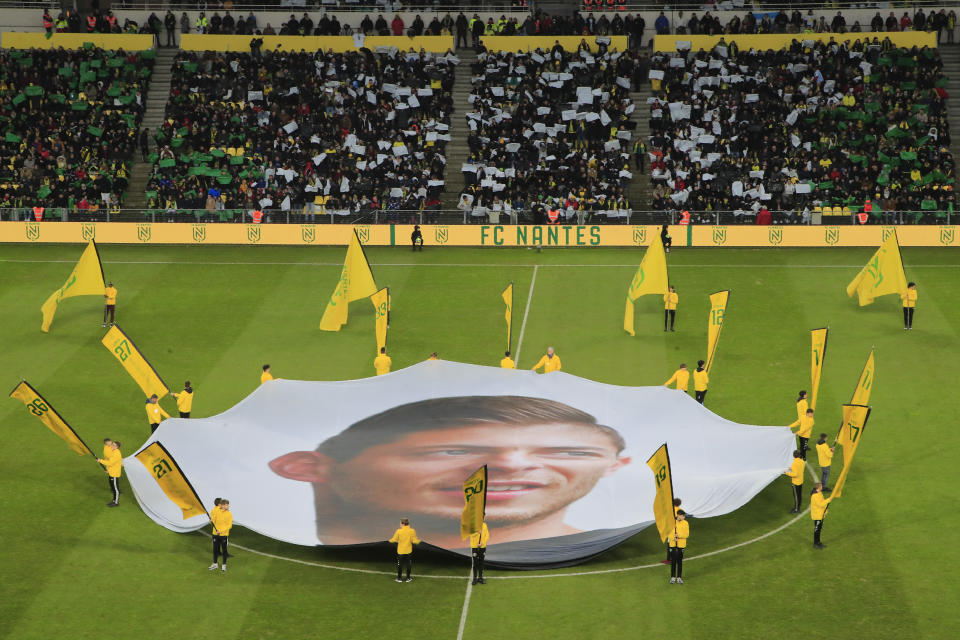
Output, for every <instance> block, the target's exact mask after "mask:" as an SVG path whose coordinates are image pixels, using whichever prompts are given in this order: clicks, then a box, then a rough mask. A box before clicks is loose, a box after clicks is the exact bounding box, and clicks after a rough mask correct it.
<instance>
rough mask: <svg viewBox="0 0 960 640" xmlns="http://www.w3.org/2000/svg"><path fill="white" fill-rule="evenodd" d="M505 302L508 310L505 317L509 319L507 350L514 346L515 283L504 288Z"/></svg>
mask: <svg viewBox="0 0 960 640" xmlns="http://www.w3.org/2000/svg"><path fill="white" fill-rule="evenodd" d="M502 296H503V303H504V304H505V305H507V311H506V313H505V314H504V318H506V320H507V351H510V350H511V349H512V347H513V283H512V282H511V283H510V284H509V285H507V288H506V289H504V290H503V294H502Z"/></svg>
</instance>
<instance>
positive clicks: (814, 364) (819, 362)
mask: <svg viewBox="0 0 960 640" xmlns="http://www.w3.org/2000/svg"><path fill="white" fill-rule="evenodd" d="M828 331H829V329H827V328H822V329H814V330H812V331H811V332H810V408H811V409H816V407H817V391H818V390H819V389H820V376H821V374H822V373H823V359H824V358H825V357H826V356H827V333H828Z"/></svg>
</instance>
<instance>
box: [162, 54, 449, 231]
mask: <svg viewBox="0 0 960 640" xmlns="http://www.w3.org/2000/svg"><path fill="white" fill-rule="evenodd" d="M457 63H458V60H457V59H456V57H455V56H454V55H453V54H452V53H449V52H448V53H447V54H442V55H435V54H430V53H425V52H423V51H421V52H413V51H410V52H400V51H397V50H396V49H387V50H380V51H377V52H372V51H370V50H369V49H361V50H360V51H359V52H356V53H336V54H334V53H323V52H300V53H294V52H281V51H262V52H261V51H260V49H259V48H257V47H256V46H255V47H254V48H253V50H252V52H251V53H217V52H207V53H204V54H195V53H191V52H181V53H180V54H179V55H178V56H177V58H176V60H175V63H174V68H173V74H172V75H173V77H172V81H171V90H170V98H169V101H168V103H167V107H166V121H165V122H164V124H163V125H162V127H161V129H160V131H159V132H157V138H156V139H157V145H158V149H159V151H158V153H156V154H154V156H153V158H152V159H153V160H154V162H155V163H156V165H155V171H154V175H153V176H152V177H151V179H150V182H149V184H148V187H147V200H148V206H149V207H150V208H151V209H163V210H167V211H168V212H170V213H171V215H172V214H173V212H175V211H177V210H193V211H194V212H195V215H199V216H203V215H209V216H219V217H221V218H225V217H229V216H233V215H235V213H236V212H237V211H238V210H239V211H246V212H252V211H256V210H263V209H268V208H272V209H281V210H289V211H291V212H292V213H297V214H299V213H305V214H306V216H307V218H306V219H307V220H308V221H311V220H313V219H314V216H315V215H317V214H325V213H328V212H336V213H353V214H360V215H364V214H366V213H369V212H371V211H373V210H379V209H386V210H387V218H388V219H394V218H395V219H397V220H399V219H400V213H399V211H409V210H419V209H420V208H421V207H428V206H430V207H433V208H437V205H438V204H439V201H438V194H439V193H440V191H441V190H442V189H443V188H444V183H443V176H444V171H445V163H446V158H445V156H444V149H445V146H446V143H447V141H449V138H450V136H449V123H450V115H451V113H452V111H453V102H452V98H451V91H452V88H453V82H454V71H455V66H456V64H457Z"/></svg>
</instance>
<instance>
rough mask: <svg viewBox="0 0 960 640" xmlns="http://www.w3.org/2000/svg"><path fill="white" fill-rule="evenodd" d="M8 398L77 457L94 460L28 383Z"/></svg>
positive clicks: (51, 406)
mask: <svg viewBox="0 0 960 640" xmlns="http://www.w3.org/2000/svg"><path fill="white" fill-rule="evenodd" d="M10 397H11V398H15V399H17V400H19V401H20V402H22V403H23V404H25V405H26V406H27V411H29V412H30V415H32V416H34V417H36V418H39V419H40V422H42V423H43V424H45V425H47V428H49V429H50V431H53V432H54V433H55V434H57V435H58V436H59V437H60V439H61V440H63V441H64V442H66V443H67V446H69V447H70V448H71V449H73V452H74V453H76V454H77V455H78V456H86V455H90V456H93V457H94V458H96V457H97V456H96V455H94V453H93V451H91V450H90V447H88V446H87V444H86V443H85V442H84V441H83V440H82V439H81V438H80V436H78V435H77V432H76V431H74V430H73V429H72V428H71V427H70V425H69V424H67V421H66V420H64V419H63V418H62V417H60V414H59V413H57V411H56V409H54V408H53V405H51V404H50V403H49V402H47V400H46V398H44V397H43V396H41V395H40V393H39V392H38V391H37V390H36V389H34V388H33V387H32V386H30V383H29V382H27V381H26V380H24V381H23V382H21V383H20V384H18V385H17V386H16V387H14V389H13V391H11V392H10Z"/></svg>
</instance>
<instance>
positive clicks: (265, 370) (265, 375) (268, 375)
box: [260, 364, 276, 384]
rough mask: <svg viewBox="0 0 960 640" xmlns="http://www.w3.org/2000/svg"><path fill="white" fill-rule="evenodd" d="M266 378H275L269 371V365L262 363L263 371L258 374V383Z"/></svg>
mask: <svg viewBox="0 0 960 640" xmlns="http://www.w3.org/2000/svg"><path fill="white" fill-rule="evenodd" d="M268 380H276V378H274V377H273V374H272V373H270V365H268V364H265V365H263V373H261V374H260V384H263V383H264V382H267V381H268Z"/></svg>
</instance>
